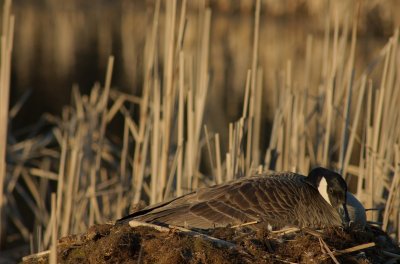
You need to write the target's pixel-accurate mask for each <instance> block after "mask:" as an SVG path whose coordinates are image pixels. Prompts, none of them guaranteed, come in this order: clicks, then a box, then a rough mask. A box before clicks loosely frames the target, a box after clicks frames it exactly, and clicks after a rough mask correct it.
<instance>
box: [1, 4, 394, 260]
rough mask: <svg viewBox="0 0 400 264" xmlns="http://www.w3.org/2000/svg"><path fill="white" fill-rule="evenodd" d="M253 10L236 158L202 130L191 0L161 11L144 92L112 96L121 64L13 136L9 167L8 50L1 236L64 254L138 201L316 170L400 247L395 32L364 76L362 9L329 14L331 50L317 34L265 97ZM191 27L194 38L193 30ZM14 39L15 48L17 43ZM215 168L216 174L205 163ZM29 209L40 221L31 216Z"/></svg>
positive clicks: (205, 50)
mask: <svg viewBox="0 0 400 264" xmlns="http://www.w3.org/2000/svg"><path fill="white" fill-rule="evenodd" d="M256 3H257V5H256V8H255V14H254V25H253V26H254V27H253V29H252V31H253V40H252V41H253V48H252V49H253V52H252V60H251V63H249V65H246V67H248V71H247V79H246V82H245V83H243V84H242V87H244V89H243V90H242V91H241V92H242V99H243V110H242V115H241V117H240V118H239V120H237V121H236V122H233V123H229V124H223V126H226V127H227V129H228V131H229V137H228V140H227V141H228V142H227V146H228V148H227V151H226V153H224V149H223V148H222V147H221V143H222V142H221V138H220V134H219V133H214V132H213V131H210V130H209V129H208V128H207V127H204V125H205V124H204V118H205V115H206V114H212V113H213V109H208V105H207V100H206V99H207V95H209V92H210V90H209V89H210V78H211V77H210V69H209V65H210V63H211V62H210V60H211V59H212V58H213V57H212V55H210V34H211V31H212V30H213V28H211V17H212V11H211V9H210V8H208V7H206V6H205V5H199V6H197V7H196V8H197V9H196V15H193V14H191V15H190V16H189V15H187V6H186V4H187V2H186V1H182V2H181V1H179V5H178V4H177V1H176V0H174V1H166V2H162V1H155V3H154V5H153V7H154V10H153V12H152V13H151V17H152V18H151V19H150V20H149V21H152V22H151V25H149V26H148V28H147V29H148V30H146V38H145V47H146V48H145V49H144V50H145V51H144V54H143V56H144V65H143V69H140V71H143V76H144V77H143V84H142V87H143V90H142V94H141V96H140V97H136V96H133V95H130V94H126V93H123V92H119V91H116V90H114V89H111V83H112V72H113V65H114V58H113V57H110V59H109V61H108V68H107V72H106V77H105V83H104V84H99V83H97V84H95V85H94V87H93V89H92V90H91V93H90V94H89V95H83V94H81V93H80V91H79V88H78V87H76V86H75V87H73V89H72V98H73V99H72V102H71V104H70V105H69V106H66V107H65V108H64V110H63V113H62V115H61V116H60V117H57V116H50V115H44V117H43V118H42V120H41V122H38V123H37V124H36V125H35V126H34V127H32V128H30V129H29V131H28V132H27V133H25V134H24V136H23V138H22V139H21V137H18V139H17V138H16V137H14V136H13V135H12V134H11V135H10V134H9V140H8V145H7V147H8V150H7V155H8V156H9V158H8V160H9V164H7V170H5V161H6V159H5V155H4V154H5V146H6V144H5V142H6V136H5V135H6V132H7V126H6V124H7V121H8V117H7V110H8V101H7V100H5V99H4V98H7V96H6V97H3V93H7V91H6V89H7V88H8V81H9V79H8V78H9V77H8V76H9V71H7V70H4V75H3V69H7V67H8V69H9V63H10V61H9V60H8V61H7V60H6V58H8V59H9V58H10V56H9V52H11V47H12V41H11V42H10V41H5V40H4V41H3V42H5V43H8V46H4V45H2V51H3V49H5V51H7V52H8V53H4V54H8V57H7V56H3V55H2V61H1V69H2V70H1V72H2V75H1V76H2V77H1V84H2V89H1V92H2V95H1V103H2V104H1V109H0V110H1V111H2V112H1V113H3V114H2V115H1V116H0V117H2V118H1V119H0V122H1V123H0V124H2V127H1V129H0V131H1V133H2V135H3V137H2V138H0V140H1V141H0V143H1V142H2V143H1V144H0V146H1V149H0V150H2V151H0V162H2V163H0V168H1V169H2V171H3V172H4V173H3V174H0V187H2V185H4V183H6V184H5V185H4V187H2V188H1V189H0V191H1V192H4V194H3V195H0V199H3V202H1V200H0V209H1V208H3V210H6V211H7V221H3V220H1V222H0V225H1V226H0V227H1V228H2V230H4V229H7V230H10V231H8V232H7V233H4V232H3V233H2V239H5V240H6V241H8V242H10V241H12V240H13V239H15V238H17V239H21V238H22V239H23V240H25V241H30V244H31V251H32V252H37V251H41V250H44V249H48V248H51V245H53V247H52V250H53V252H54V249H55V247H54V244H55V241H56V238H57V237H60V236H65V235H67V234H71V233H80V232H83V231H85V230H86V229H87V228H88V226H91V225H93V224H95V223H104V222H106V221H109V220H115V219H116V218H119V217H121V216H122V215H124V214H126V213H127V209H128V208H129V207H130V206H131V205H132V204H133V205H137V204H139V203H140V202H141V201H146V202H148V203H156V202H159V201H162V200H163V199H166V198H170V197H174V196H176V195H181V194H184V193H187V192H189V191H191V190H193V189H196V188H198V187H200V186H205V185H206V186H207V185H211V184H215V183H221V182H224V181H228V180H231V179H235V178H238V177H245V176H248V175H251V174H254V173H256V172H263V171H269V170H278V171H282V170H289V171H296V172H300V173H304V174H307V172H308V171H309V169H310V167H312V166H315V165H323V166H327V167H330V168H333V169H335V170H338V171H341V172H342V173H343V175H344V177H345V178H346V179H347V180H348V182H349V184H350V187H351V189H352V191H353V192H354V193H355V194H356V196H357V197H358V198H359V199H360V200H361V201H362V202H363V203H364V205H365V206H366V207H367V208H375V207H378V208H379V209H380V210H381V211H379V212H378V213H376V212H374V211H372V212H368V219H369V220H370V221H373V222H378V225H381V226H382V227H383V228H384V229H385V230H386V231H387V232H388V233H389V234H390V235H391V236H392V237H394V238H396V239H397V240H399V236H400V234H399V232H400V228H399V226H400V221H399V218H400V211H399V201H400V198H399V193H400V191H399V187H398V185H399V180H400V176H399V174H400V147H399V144H400V133H399V132H398V131H400V108H399V107H398V102H399V101H400V92H399V91H400V82H399V76H398V74H399V66H400V64H399V60H398V41H399V36H398V34H399V33H398V30H395V32H394V33H393V37H391V38H390V39H389V41H388V42H387V44H386V45H385V46H384V47H383V48H382V50H381V52H380V53H379V55H378V56H377V57H376V58H375V61H374V64H373V65H365V66H364V68H361V69H359V68H358V67H356V64H355V60H356V54H357V52H356V49H357V21H358V19H359V16H358V8H357V6H355V7H354V8H353V9H354V11H353V13H352V14H351V16H347V17H346V16H341V15H340V13H339V11H338V9H337V6H335V5H332V6H331V7H330V9H329V10H328V11H327V15H326V24H325V25H326V28H325V34H324V39H323V45H316V43H315V41H314V38H313V37H312V36H310V37H309V38H308V39H307V42H306V43H304V44H301V43H299V45H303V46H305V47H306V49H305V50H306V56H305V58H306V59H305V61H300V62H299V61H295V63H294V61H292V60H288V61H282V65H286V66H285V67H284V68H283V69H282V70H281V71H279V72H278V74H277V77H276V85H275V86H274V87H273V88H272V89H271V90H266V89H265V88H264V83H263V80H264V78H263V71H262V70H261V67H260V64H259V53H262V52H264V51H262V50H263V49H264V47H261V46H260V47H259V38H260V34H259V32H260V30H261V27H262V25H261V24H260V23H259V20H260V1H256ZM161 7H163V8H162V9H161ZM5 10H6V9H5ZM5 17H7V16H5ZM189 22H191V23H192V24H191V25H193V24H194V25H196V30H193V26H192V30H190V31H187V30H185V28H186V26H187V24H188V23H189ZM331 22H332V23H333V26H332V27H333V31H331V30H330V28H331V25H330V23H331ZM3 25H4V22H3ZM10 25H12V23H10ZM7 32H12V31H11V30H9V31H7ZM188 34H196V35H197V37H196V39H198V40H199V41H197V42H195V43H193V46H190V47H188V46H187V45H185V44H186V42H185V40H186V37H187V35H188ZM5 36H8V38H10V33H8V34H5ZM5 47H8V48H7V49H6V48H5ZM2 54H3V53H2ZM161 65H163V67H161ZM294 65H305V67H304V69H303V68H302V67H298V66H297V67H294ZM3 67H4V68H3ZM138 71H139V70H138ZM295 71H296V72H298V71H301V72H303V78H304V79H299V80H298V79H296V76H298V75H297V74H294V72H295ZM245 74H246V72H243V75H245ZM372 75H374V79H376V78H378V80H379V83H375V82H373V81H372V79H371V78H372ZM376 76H378V77H376ZM213 88H215V87H213ZM266 92H267V93H268V97H270V98H273V103H274V107H273V116H274V119H273V123H272V130H271V136H270V141H269V145H268V147H267V149H261V147H260V138H262V137H263V136H262V135H261V127H262V120H263V118H262V116H263V115H266V114H267V113H264V112H263V111H262V105H263V104H264V102H263V101H262V98H263V97H262V94H265V93H266ZM271 100H272V99H271ZM3 102H4V104H3ZM6 106H7V107H6ZM215 111H217V110H215ZM118 120H123V121H122V122H123V131H122V132H121V134H120V135H117V136H115V135H113V134H112V133H110V128H111V127H112V126H113V124H114V122H117V121H118ZM221 126H222V125H221ZM49 127H50V129H49ZM203 131H204V133H203ZM1 153H3V154H1ZM1 155H3V156H1ZM208 161H209V162H210V164H211V168H212V176H209V175H207V173H206V170H205V169H204V168H203V167H202V166H201V163H202V162H203V163H204V162H208ZM1 164H3V165H1ZM2 175H3V176H2ZM53 192H54V193H55V194H56V196H55V198H53V199H51V200H52V202H51V203H50V202H49V201H50V197H51V194H52V193H53ZM0 194H1V193H0ZM53 197H54V196H53ZM54 199H55V200H54ZM21 203H23V204H25V205H26V206H25V207H21V206H20V204H21ZM26 210H28V211H29V212H30V214H31V217H32V218H33V219H29V220H30V221H25V219H24V214H25V213H26ZM1 212H4V211H1V210H0V213H1ZM1 215H3V219H4V213H2V214H1ZM27 222H30V223H33V225H29V224H28V223H27ZM52 256H53V261H54V255H52Z"/></svg>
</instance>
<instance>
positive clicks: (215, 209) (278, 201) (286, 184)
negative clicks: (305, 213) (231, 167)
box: [128, 174, 304, 228]
mask: <svg viewBox="0 0 400 264" xmlns="http://www.w3.org/2000/svg"><path fill="white" fill-rule="evenodd" d="M282 176H283V177H282ZM302 178H304V177H303V176H296V175H294V174H290V175H272V176H263V177H252V178H246V179H242V180H239V181H235V182H231V183H228V184H224V185H218V186H214V187H210V188H205V189H199V190H198V191H196V192H193V193H190V194H187V195H185V196H182V197H179V198H176V199H174V200H172V201H170V202H167V203H164V204H160V205H157V206H152V207H149V208H145V210H143V211H140V212H138V213H136V214H133V215H131V216H130V218H129V217H128V219H132V218H134V219H137V220H140V221H146V222H159V223H167V224H172V225H179V226H188V227H195V228H212V227H216V226H226V225H229V224H231V225H235V224H240V223H245V222H250V221H265V222H269V223H271V224H273V225H277V224H279V225H281V224H282V225H287V224H295V222H293V221H295V219H296V215H295V209H296V206H297V203H298V202H299V200H300V199H301V198H302V196H303V195H302V194H301V190H302V187H301V185H304V182H302ZM303 187H304V186H303Z"/></svg>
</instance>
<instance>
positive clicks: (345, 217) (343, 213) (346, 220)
mask: <svg viewBox="0 0 400 264" xmlns="http://www.w3.org/2000/svg"><path fill="white" fill-rule="evenodd" d="M339 214H340V218H341V219H342V224H343V226H344V227H348V226H349V225H350V217H349V212H348V211H347V206H346V204H345V203H344V204H341V205H339Z"/></svg>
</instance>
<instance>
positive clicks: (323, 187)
mask: <svg viewBox="0 0 400 264" xmlns="http://www.w3.org/2000/svg"><path fill="white" fill-rule="evenodd" d="M318 191H319V194H321V196H322V197H323V198H324V199H325V201H327V202H328V204H330V205H331V206H332V204H331V201H330V200H329V196H328V183H327V182H326V179H325V178H324V177H322V179H321V181H320V183H319V186H318Z"/></svg>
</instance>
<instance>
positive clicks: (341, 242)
mask: <svg viewBox="0 0 400 264" xmlns="http://www.w3.org/2000/svg"><path fill="white" fill-rule="evenodd" d="M130 225H131V226H128V225H112V224H103V225H95V226H92V227H91V228H90V229H89V230H88V231H87V232H86V233H84V234H81V235H71V236H67V237H64V238H62V239H60V240H59V243H58V247H57V261H58V263H397V261H400V248H399V247H398V245H396V244H395V243H394V242H393V241H392V239H391V238H390V237H389V236H388V235H387V234H386V233H385V232H384V231H382V230H381V229H379V228H377V227H374V226H371V225H369V226H367V227H366V229H365V230H364V231H345V230H343V229H342V228H331V229H325V230H317V231H316V230H310V229H298V228H287V229H282V230H278V231H269V230H268V229H259V230H253V229H251V228H249V227H247V226H237V227H225V228H216V229H213V230H209V231H207V232H197V231H192V230H188V229H185V228H181V227H172V226H168V227H163V226H158V225H152V224H147V223H141V222H136V221H132V222H130ZM48 253H49V252H48V251H47V252H43V253H39V254H35V255H31V256H28V257H25V258H24V259H23V263H26V264H28V263H48V255H49V254H48Z"/></svg>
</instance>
